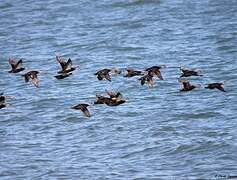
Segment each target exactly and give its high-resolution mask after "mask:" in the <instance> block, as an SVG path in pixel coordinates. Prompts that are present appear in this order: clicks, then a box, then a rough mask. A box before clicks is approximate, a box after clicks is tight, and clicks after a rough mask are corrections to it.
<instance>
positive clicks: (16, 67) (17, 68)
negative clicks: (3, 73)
mask: <svg viewBox="0 0 237 180" xmlns="http://www.w3.org/2000/svg"><path fill="white" fill-rule="evenodd" d="M8 62H9V64H10V65H11V68H12V69H11V70H10V71H8V72H9V73H18V72H21V71H24V70H25V68H23V67H21V66H22V63H23V61H22V59H20V60H19V61H18V62H16V61H15V60H13V59H9V60H8Z"/></svg>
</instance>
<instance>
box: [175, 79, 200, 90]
mask: <svg viewBox="0 0 237 180" xmlns="http://www.w3.org/2000/svg"><path fill="white" fill-rule="evenodd" d="M179 82H181V83H182V85H183V89H181V90H180V91H191V90H193V89H195V88H198V87H200V86H199V85H197V86H195V85H192V84H190V82H188V81H187V80H185V79H182V80H179Z"/></svg>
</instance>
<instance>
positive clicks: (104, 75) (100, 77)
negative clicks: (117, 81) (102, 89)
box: [94, 69, 111, 81]
mask: <svg viewBox="0 0 237 180" xmlns="http://www.w3.org/2000/svg"><path fill="white" fill-rule="evenodd" d="M110 72H111V69H102V70H100V71H98V72H96V73H95V74H94V75H96V76H97V79H98V80H100V81H101V80H103V79H106V80H108V81H111V76H110V74H109V73H110Z"/></svg>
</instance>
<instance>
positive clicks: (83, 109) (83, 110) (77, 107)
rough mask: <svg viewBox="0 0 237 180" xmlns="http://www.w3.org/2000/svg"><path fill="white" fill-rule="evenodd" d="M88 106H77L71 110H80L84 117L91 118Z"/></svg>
mask: <svg viewBox="0 0 237 180" xmlns="http://www.w3.org/2000/svg"><path fill="white" fill-rule="evenodd" d="M88 106H89V104H77V105H75V106H73V107H71V108H72V109H76V110H81V111H82V112H83V114H84V115H85V116H86V117H91V114H90V112H89V110H88V108H87V107H88Z"/></svg>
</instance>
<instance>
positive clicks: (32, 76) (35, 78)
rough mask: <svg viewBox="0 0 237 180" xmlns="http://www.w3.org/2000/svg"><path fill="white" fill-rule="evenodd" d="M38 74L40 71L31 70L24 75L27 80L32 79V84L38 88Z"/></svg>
mask: <svg viewBox="0 0 237 180" xmlns="http://www.w3.org/2000/svg"><path fill="white" fill-rule="evenodd" d="M38 74H39V71H29V72H27V73H25V74H23V75H22V76H23V77H24V78H25V82H29V81H31V82H32V84H33V85H34V86H35V87H37V88H38V87H39V80H38Z"/></svg>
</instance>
